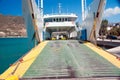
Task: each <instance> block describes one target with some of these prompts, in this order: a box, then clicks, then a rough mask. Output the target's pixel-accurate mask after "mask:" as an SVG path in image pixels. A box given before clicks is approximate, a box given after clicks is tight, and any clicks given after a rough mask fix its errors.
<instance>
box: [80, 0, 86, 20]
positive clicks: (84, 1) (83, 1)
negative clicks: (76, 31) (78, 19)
mask: <svg viewBox="0 0 120 80" xmlns="http://www.w3.org/2000/svg"><path fill="white" fill-rule="evenodd" d="M81 1H82V2H81V3H82V21H84V20H85V17H86V11H85V10H86V0H81Z"/></svg>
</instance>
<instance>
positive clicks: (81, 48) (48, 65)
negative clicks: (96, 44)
mask: <svg viewBox="0 0 120 80" xmlns="http://www.w3.org/2000/svg"><path fill="white" fill-rule="evenodd" d="M79 78H81V80H82V79H83V78H86V79H87V80H89V79H91V78H92V79H91V80H93V79H94V78H95V80H96V78H99V79H101V80H118V78H119V79H120V69H119V68H118V67H116V66H114V65H113V64H112V63H111V62H109V61H108V60H106V59H105V58H103V57H102V56H100V55H99V54H97V53H96V52H95V51H93V50H92V49H90V48H89V47H87V46H86V45H84V44H83V43H79V41H77V40H57V41H49V42H48V43H47V45H46V46H45V47H44V49H43V50H42V52H41V53H40V54H39V55H38V57H37V58H36V60H35V61H34V62H33V63H32V65H31V66H30V68H29V69H28V70H27V72H26V73H25V74H24V75H23V77H22V78H21V80H30V79H31V80H38V79H48V80H50V79H51V80H53V79H63V80H64V79H65V80H67V79H68V80H70V79H72V80H77V79H78V80H79ZM103 78H104V79H103ZM86 79H85V80H86ZM83 80H84V79H83Z"/></svg>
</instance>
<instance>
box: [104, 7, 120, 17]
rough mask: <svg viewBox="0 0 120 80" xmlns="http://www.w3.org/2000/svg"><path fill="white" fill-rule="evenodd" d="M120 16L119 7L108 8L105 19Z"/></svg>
mask: <svg viewBox="0 0 120 80" xmlns="http://www.w3.org/2000/svg"><path fill="white" fill-rule="evenodd" d="M117 14H120V8H119V7H117V6H116V7H115V8H108V9H106V10H105V11H104V15H103V16H104V17H110V16H113V15H117Z"/></svg>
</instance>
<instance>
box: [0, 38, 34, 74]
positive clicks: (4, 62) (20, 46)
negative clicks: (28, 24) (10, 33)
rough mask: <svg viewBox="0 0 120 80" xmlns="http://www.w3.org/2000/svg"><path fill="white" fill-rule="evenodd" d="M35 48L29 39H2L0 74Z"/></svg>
mask: <svg viewBox="0 0 120 80" xmlns="http://www.w3.org/2000/svg"><path fill="white" fill-rule="evenodd" d="M32 47H34V40H30V39H28V38H0V74H2V73H3V72H4V71H5V70H6V69H7V68H8V67H9V66H10V65H11V64H13V63H14V62H16V61H17V60H18V59H19V58H20V57H21V56H23V55H24V54H25V53H27V52H28V51H29V50H30V49H31V48H32Z"/></svg>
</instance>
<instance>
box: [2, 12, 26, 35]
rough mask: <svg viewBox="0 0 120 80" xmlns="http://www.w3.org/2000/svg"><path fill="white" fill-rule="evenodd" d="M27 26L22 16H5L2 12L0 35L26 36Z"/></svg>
mask: <svg viewBox="0 0 120 80" xmlns="http://www.w3.org/2000/svg"><path fill="white" fill-rule="evenodd" d="M25 36H26V28H25V24H24V20H23V18H22V17H20V16H4V15H1V14H0V37H25Z"/></svg>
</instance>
